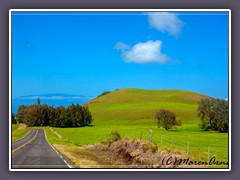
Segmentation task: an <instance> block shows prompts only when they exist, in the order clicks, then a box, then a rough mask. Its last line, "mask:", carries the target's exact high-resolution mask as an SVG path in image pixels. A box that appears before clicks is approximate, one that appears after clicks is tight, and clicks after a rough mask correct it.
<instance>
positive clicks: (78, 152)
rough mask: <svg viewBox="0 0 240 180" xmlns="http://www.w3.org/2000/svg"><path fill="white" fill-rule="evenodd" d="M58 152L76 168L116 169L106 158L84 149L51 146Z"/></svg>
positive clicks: (57, 145)
mask: <svg viewBox="0 0 240 180" xmlns="http://www.w3.org/2000/svg"><path fill="white" fill-rule="evenodd" d="M53 146H54V147H55V148H56V149H57V150H58V151H59V152H61V153H62V154H64V155H65V156H67V157H68V158H69V159H70V160H71V161H72V162H73V163H74V164H75V165H76V166H77V167H78V168H113V167H116V165H114V164H113V163H112V162H110V161H109V160H108V159H107V158H106V157H103V156H100V155H99V154H98V153H96V152H93V151H91V150H89V149H87V148H84V147H78V146H66V145H59V144H54V145H53Z"/></svg>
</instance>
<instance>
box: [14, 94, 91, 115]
mask: <svg viewBox="0 0 240 180" xmlns="http://www.w3.org/2000/svg"><path fill="white" fill-rule="evenodd" d="M38 97H39V98H40V101H41V104H45V103H46V104H47V105H50V106H54V107H58V106H64V107H66V106H68V105H70V104H72V103H73V104H77V103H78V104H84V103H86V102H87V101H89V100H91V99H93V97H92V96H82V95H73V94H63V93H54V94H36V95H29V96H20V97H15V98H12V112H14V113H17V110H18V107H19V106H20V105H22V104H24V105H32V104H35V103H36V102H37V98H38Z"/></svg>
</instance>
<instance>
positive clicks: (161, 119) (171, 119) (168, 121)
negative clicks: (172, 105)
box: [155, 109, 181, 130]
mask: <svg viewBox="0 0 240 180" xmlns="http://www.w3.org/2000/svg"><path fill="white" fill-rule="evenodd" d="M155 120H156V123H157V126H158V128H159V127H164V128H165V129H166V130H169V129H171V128H173V127H174V126H181V122H180V121H179V120H177V119H176V115H175V114H174V113H173V112H171V111H168V110H165V109H160V110H158V111H156V113H155Z"/></svg>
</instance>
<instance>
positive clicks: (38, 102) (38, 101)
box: [37, 97, 41, 105]
mask: <svg viewBox="0 0 240 180" xmlns="http://www.w3.org/2000/svg"><path fill="white" fill-rule="evenodd" d="M37 104H38V105H40V104H41V102H40V97H38V98H37Z"/></svg>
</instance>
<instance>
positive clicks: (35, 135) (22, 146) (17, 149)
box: [12, 130, 38, 153]
mask: <svg viewBox="0 0 240 180" xmlns="http://www.w3.org/2000/svg"><path fill="white" fill-rule="evenodd" d="M37 134H38V130H37V132H36V134H35V136H34V137H33V138H32V139H30V140H29V141H27V142H26V143H24V144H22V145H21V146H19V147H18V148H16V149H14V150H13V151H12V153H14V152H16V151H17V150H19V149H21V148H23V147H24V146H26V145H28V144H29V143H30V142H32V141H33V140H34V139H35V138H36V137H37Z"/></svg>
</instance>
